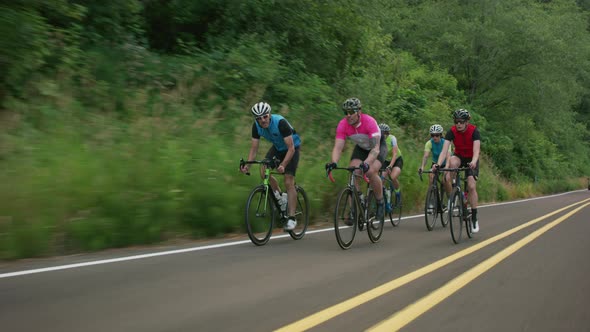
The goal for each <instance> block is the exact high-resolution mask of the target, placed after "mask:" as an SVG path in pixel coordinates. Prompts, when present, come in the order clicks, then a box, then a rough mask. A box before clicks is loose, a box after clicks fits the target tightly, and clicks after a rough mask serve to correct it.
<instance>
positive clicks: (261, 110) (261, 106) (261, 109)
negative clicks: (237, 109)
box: [250, 101, 270, 116]
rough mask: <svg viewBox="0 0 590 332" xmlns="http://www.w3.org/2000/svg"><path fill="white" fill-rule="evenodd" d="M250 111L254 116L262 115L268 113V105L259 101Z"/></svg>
mask: <svg viewBox="0 0 590 332" xmlns="http://www.w3.org/2000/svg"><path fill="white" fill-rule="evenodd" d="M250 111H252V115H254V116H262V115H264V114H268V113H270V105H269V104H267V103H265V102H262V101H261V102H259V103H257V104H254V106H252V109H251V110H250Z"/></svg>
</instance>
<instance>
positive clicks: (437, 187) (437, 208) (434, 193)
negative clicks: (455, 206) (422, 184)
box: [418, 171, 449, 231]
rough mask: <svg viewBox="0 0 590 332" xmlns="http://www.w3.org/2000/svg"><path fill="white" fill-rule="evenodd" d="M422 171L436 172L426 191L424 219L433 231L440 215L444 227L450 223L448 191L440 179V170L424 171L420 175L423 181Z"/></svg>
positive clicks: (427, 227) (428, 227)
mask: <svg viewBox="0 0 590 332" xmlns="http://www.w3.org/2000/svg"><path fill="white" fill-rule="evenodd" d="M422 173H434V177H433V179H432V184H431V185H430V186H429V187H428V192H427V193H426V201H425V204H424V221H425V223H426V229H428V230H429V231H432V230H433V229H434V225H436V220H437V219H438V217H439V216H440V222H441V225H442V226H443V227H447V225H448V224H449V218H448V215H447V197H446V196H448V195H447V192H446V191H445V188H444V186H443V184H442V181H441V179H440V173H439V172H432V171H422V172H419V173H418V174H419V175H420V181H422Z"/></svg>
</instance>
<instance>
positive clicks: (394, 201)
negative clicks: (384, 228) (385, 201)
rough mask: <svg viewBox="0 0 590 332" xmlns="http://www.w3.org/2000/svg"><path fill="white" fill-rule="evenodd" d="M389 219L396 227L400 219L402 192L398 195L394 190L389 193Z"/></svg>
mask: <svg viewBox="0 0 590 332" xmlns="http://www.w3.org/2000/svg"><path fill="white" fill-rule="evenodd" d="M389 220H390V221H391V225H393V227H396V226H398V225H399V223H400V221H401V220H402V193H401V192H400V193H399V198H398V195H396V194H395V192H394V191H392V193H391V212H390V213H389Z"/></svg>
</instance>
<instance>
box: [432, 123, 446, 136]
mask: <svg viewBox="0 0 590 332" xmlns="http://www.w3.org/2000/svg"><path fill="white" fill-rule="evenodd" d="M442 132H443V127H442V126H441V125H439V124H434V125H432V126H431V127H430V133H431V134H442Z"/></svg>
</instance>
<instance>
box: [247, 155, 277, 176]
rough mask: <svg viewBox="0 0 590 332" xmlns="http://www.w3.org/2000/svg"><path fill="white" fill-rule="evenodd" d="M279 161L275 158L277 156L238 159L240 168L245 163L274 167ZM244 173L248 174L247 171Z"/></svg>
mask: <svg viewBox="0 0 590 332" xmlns="http://www.w3.org/2000/svg"><path fill="white" fill-rule="evenodd" d="M280 163H281V161H280V160H279V159H277V157H272V159H268V158H264V159H262V160H249V161H246V160H244V158H242V159H240V169H242V168H243V167H244V166H245V165H252V164H262V165H264V166H266V167H268V168H270V169H275V168H277V167H278V166H279V164H280ZM246 175H250V172H247V173H246Z"/></svg>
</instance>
